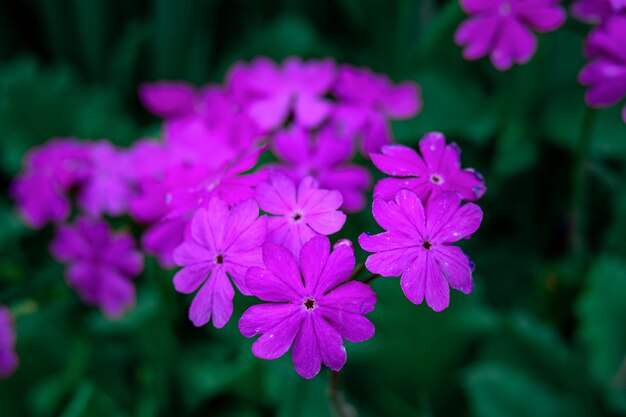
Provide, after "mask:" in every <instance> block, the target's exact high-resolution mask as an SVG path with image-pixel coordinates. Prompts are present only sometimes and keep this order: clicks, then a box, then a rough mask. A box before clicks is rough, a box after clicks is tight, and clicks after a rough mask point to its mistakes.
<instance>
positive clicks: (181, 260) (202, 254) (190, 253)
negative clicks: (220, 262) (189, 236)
mask: <svg viewBox="0 0 626 417" xmlns="http://www.w3.org/2000/svg"><path fill="white" fill-rule="evenodd" d="M173 256H174V261H175V262H176V264H177V265H181V266H186V265H193V264H197V263H204V262H207V261H212V260H213V257H214V256H215V253H214V252H213V251H210V250H208V249H207V248H206V247H204V246H201V245H199V244H197V243H196V242H194V241H191V240H186V241H184V242H183V243H181V244H180V246H178V247H177V248H176V249H175V250H174V255H173Z"/></svg>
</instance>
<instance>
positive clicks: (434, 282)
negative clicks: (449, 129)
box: [359, 133, 485, 311]
mask: <svg viewBox="0 0 626 417" xmlns="http://www.w3.org/2000/svg"><path fill="white" fill-rule="evenodd" d="M420 151H421V153H422V154H421V156H420V155H418V154H417V152H415V151H414V150H413V149H411V148H407V147H404V146H400V145H395V146H394V145H392V146H387V147H383V149H382V152H381V154H378V155H376V154H373V155H372V159H373V161H374V164H375V165H376V166H377V167H378V168H379V169H380V170H381V171H383V172H384V173H386V174H389V175H394V176H402V177H405V178H404V179H400V178H387V179H382V180H381V181H380V182H379V183H378V184H377V185H376V188H375V191H374V198H375V199H374V203H373V205H372V212H373V214H374V219H375V220H376V222H377V223H378V224H379V225H380V226H381V227H382V228H383V229H385V232H383V233H380V234H377V235H369V234H367V233H363V234H362V235H361V236H359V244H360V245H361V247H362V248H363V249H364V250H366V251H368V252H375V253H374V254H373V255H371V256H370V257H369V258H367V261H366V263H365V265H366V267H367V269H368V270H370V271H371V272H373V273H375V274H380V275H381V276H384V277H395V276H402V278H401V280H400V285H401V287H402V290H403V291H404V294H405V295H406V296H407V298H408V299H409V300H411V302H413V303H415V304H421V303H422V301H424V300H426V303H427V304H428V305H429V306H430V307H431V308H432V309H433V310H435V311H441V310H443V309H445V308H447V307H448V304H449V302H450V290H449V287H452V288H454V289H455V290H458V291H461V292H463V293H465V294H468V293H469V292H471V291H472V287H473V284H472V271H473V269H474V264H473V263H472V261H471V260H470V259H469V258H468V257H467V256H466V255H465V254H464V253H463V251H462V250H461V249H459V248H458V247H456V246H452V244H453V243H455V242H457V241H459V240H461V239H464V238H465V239H467V238H469V237H470V236H471V235H472V234H473V233H474V232H476V230H478V227H479V226H480V223H481V221H482V211H481V210H480V208H479V207H478V206H477V205H476V204H473V203H467V204H464V205H461V200H462V199H465V200H470V201H475V200H477V199H479V198H480V197H481V196H482V195H483V194H484V192H485V186H484V183H483V180H482V177H481V176H480V175H479V174H478V173H476V172H475V171H473V170H469V169H465V170H462V169H461V168H460V151H459V148H458V147H457V146H456V145H455V144H451V145H446V143H445V138H444V136H443V135H442V134H440V133H430V134H427V135H425V136H424V138H423V139H422V140H421V141H420Z"/></svg>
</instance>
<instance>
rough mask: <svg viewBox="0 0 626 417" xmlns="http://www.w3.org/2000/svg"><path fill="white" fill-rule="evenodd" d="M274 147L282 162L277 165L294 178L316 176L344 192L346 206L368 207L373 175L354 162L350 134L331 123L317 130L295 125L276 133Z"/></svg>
mask: <svg viewBox="0 0 626 417" xmlns="http://www.w3.org/2000/svg"><path fill="white" fill-rule="evenodd" d="M272 149H273V151H274V154H275V155H276V156H277V157H278V159H280V160H281V162H282V164H280V165H278V166H276V165H275V166H274V168H275V169H277V170H280V171H281V172H284V173H285V174H287V175H289V177H291V179H293V180H294V181H296V182H299V181H300V180H302V179H303V178H304V177H307V176H312V177H313V178H315V179H316V180H317V181H318V182H319V184H320V187H321V188H325V189H328V190H337V191H339V192H340V193H341V195H342V196H343V205H342V209H343V210H345V211H349V212H357V211H361V210H362V209H363V207H365V204H366V198H365V195H364V194H365V191H366V190H368V189H369V188H370V186H371V183H372V176H371V174H370V172H369V170H368V169H367V168H365V167H363V166H361V165H357V164H351V163H350V160H351V159H352V156H353V155H354V143H353V141H352V139H351V138H350V137H346V136H340V135H339V134H337V132H336V129H334V128H332V127H331V126H327V127H325V128H323V129H322V130H321V131H320V132H319V133H316V134H311V133H308V132H307V131H306V130H305V129H303V128H300V127H295V126H294V127H293V128H292V129H287V130H283V131H280V132H278V133H277V134H276V136H275V137H274V140H273V144H272Z"/></svg>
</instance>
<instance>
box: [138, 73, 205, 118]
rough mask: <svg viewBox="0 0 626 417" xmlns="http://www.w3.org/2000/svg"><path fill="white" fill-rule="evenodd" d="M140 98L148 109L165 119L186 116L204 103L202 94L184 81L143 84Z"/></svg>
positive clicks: (140, 88)
mask: <svg viewBox="0 0 626 417" xmlns="http://www.w3.org/2000/svg"><path fill="white" fill-rule="evenodd" d="M139 98H140V99H141V102H142V103H143V105H144V107H145V108H146V109H148V110H149V111H150V112H151V113H153V114H155V115H157V116H160V117H163V118H174V117H181V116H186V115H188V114H190V113H193V112H194V111H195V108H196V107H197V106H199V105H200V103H201V102H202V94H201V93H199V92H197V91H196V90H195V88H194V87H193V86H191V85H189V84H187V83H185V82H182V81H161V82H157V83H148V84H142V85H141V86H140V87H139Z"/></svg>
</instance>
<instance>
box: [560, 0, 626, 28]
mask: <svg viewBox="0 0 626 417" xmlns="http://www.w3.org/2000/svg"><path fill="white" fill-rule="evenodd" d="M623 9H626V0H577V1H575V2H574V3H573V4H572V7H571V10H572V14H573V15H574V17H576V18H577V19H578V20H580V21H582V22H585V23H592V24H599V23H602V22H604V21H606V20H607V19H608V18H609V17H611V16H613V15H614V14H615V13H616V12H619V11H620V10H623Z"/></svg>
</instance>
